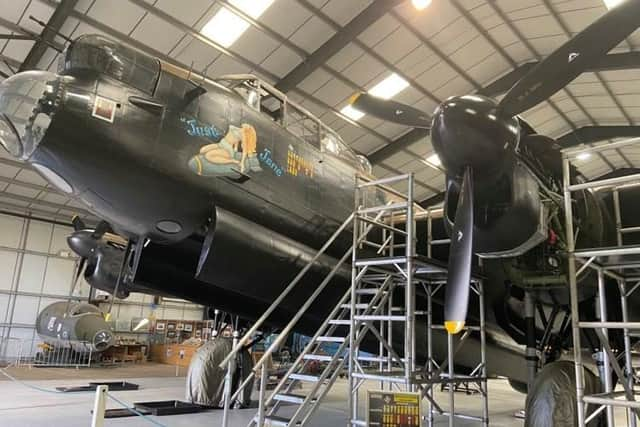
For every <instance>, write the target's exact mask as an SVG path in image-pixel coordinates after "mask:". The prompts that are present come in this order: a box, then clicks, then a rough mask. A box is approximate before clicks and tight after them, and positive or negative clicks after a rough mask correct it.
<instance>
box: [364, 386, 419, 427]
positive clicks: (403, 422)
mask: <svg viewBox="0 0 640 427" xmlns="http://www.w3.org/2000/svg"><path fill="white" fill-rule="evenodd" d="M420 400H421V398H420V393H409V392H393V391H375V390H369V391H368V392H367V426H370V427H419V426H420V419H421V410H420Z"/></svg>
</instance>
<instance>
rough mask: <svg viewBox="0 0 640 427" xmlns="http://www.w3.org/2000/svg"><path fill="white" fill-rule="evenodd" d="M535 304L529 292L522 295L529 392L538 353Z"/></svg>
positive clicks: (533, 378)
mask: <svg viewBox="0 0 640 427" xmlns="http://www.w3.org/2000/svg"><path fill="white" fill-rule="evenodd" d="M535 313H536V312H535V302H534V298H533V294H532V293H531V292H530V291H525V293H524V316H525V318H524V321H525V325H526V331H525V333H526V338H527V350H526V356H525V358H526V360H527V385H528V387H529V390H531V387H532V386H533V382H534V380H535V378H536V373H537V371H538V353H537V351H536V318H535V315H536V314H535Z"/></svg>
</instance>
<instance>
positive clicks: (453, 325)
mask: <svg viewBox="0 0 640 427" xmlns="http://www.w3.org/2000/svg"><path fill="white" fill-rule="evenodd" d="M444 328H445V329H446V330H447V332H449V333H450V334H451V335H455V334H457V333H458V332H460V331H461V330H462V328H464V320H447V321H446V322H444Z"/></svg>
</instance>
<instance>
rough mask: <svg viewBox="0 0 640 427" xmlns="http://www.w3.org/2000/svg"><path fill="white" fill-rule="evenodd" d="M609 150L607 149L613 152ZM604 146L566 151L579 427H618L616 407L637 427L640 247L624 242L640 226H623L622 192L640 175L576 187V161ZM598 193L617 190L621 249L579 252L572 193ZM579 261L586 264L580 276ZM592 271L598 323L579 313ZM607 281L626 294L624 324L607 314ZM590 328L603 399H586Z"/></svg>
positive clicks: (615, 208) (615, 205)
mask: <svg viewBox="0 0 640 427" xmlns="http://www.w3.org/2000/svg"><path fill="white" fill-rule="evenodd" d="M638 143H640V139H637V138H636V139H631V140H627V141H621V142H616V143H615V144H617V146H619V147H622V146H628V145H633V144H638ZM608 148H609V147H607V149H608ZM602 149H603V147H587V148H584V149H580V150H570V151H565V153H564V155H563V189H564V192H563V193H564V208H565V225H566V234H567V260H568V276H569V277H568V279H569V290H570V296H571V312H572V316H571V318H572V326H573V349H574V358H575V365H576V398H577V402H578V408H577V409H578V426H579V427H585V426H586V424H587V423H588V422H589V421H590V420H592V419H594V418H595V417H596V416H598V414H600V413H601V412H603V411H604V413H605V414H606V421H607V427H613V426H614V423H615V419H614V415H615V414H614V409H615V408H616V407H619V408H625V409H626V411H627V423H626V425H629V426H632V427H636V425H637V418H638V417H639V416H640V402H638V401H636V396H637V394H638V392H637V390H636V388H635V378H634V370H633V366H632V362H633V360H632V354H631V350H632V348H631V332H630V331H631V330H637V329H640V323H638V322H630V321H629V312H628V298H629V295H630V294H631V293H633V292H634V291H635V289H636V287H637V284H634V286H633V287H632V288H631V289H628V288H627V284H628V282H629V281H631V280H633V281H634V282H635V281H637V280H638V278H637V277H634V276H633V273H631V274H629V273H628V272H629V271H634V270H633V269H637V268H638V267H639V264H638V262H637V255H640V245H628V244H625V242H624V235H625V234H627V233H638V232H640V227H637V226H632V227H628V226H627V227H625V226H623V225H622V221H621V219H622V217H621V205H620V193H621V192H622V190H624V189H626V188H631V187H633V186H636V185H637V184H638V183H640V174H626V175H622V176H618V177H616V178H610V179H602V180H595V181H588V182H581V183H577V184H572V183H571V175H570V172H571V158H572V157H574V156H578V155H579V154H581V153H586V152H596V151H601V150H602ZM595 188H598V191H611V192H612V199H613V211H614V216H615V226H616V240H617V246H614V247H611V246H608V247H591V248H580V249H576V247H575V236H574V224H573V212H572V192H582V191H585V190H591V189H595ZM576 262H580V263H581V264H582V266H581V268H580V270H579V272H578V273H576V266H575V264H576ZM587 268H590V269H592V270H595V271H596V272H597V279H598V287H597V293H596V297H597V300H598V318H597V319H595V320H593V321H591V320H590V321H582V320H581V319H580V317H579V313H578V303H579V299H578V295H579V294H578V283H577V282H578V280H577V274H579V273H581V272H582V271H584V270H586V269H587ZM607 278H609V279H612V280H615V283H617V286H618V289H619V291H620V311H621V315H622V316H621V321H612V320H609V318H608V315H607V314H608V313H607V311H608V310H609V309H610V307H611V304H612V303H613V301H607V299H606V287H607V286H612V282H609V283H608V282H607ZM581 329H590V330H591V331H592V332H593V333H594V334H595V335H596V336H597V338H598V341H599V344H600V345H599V348H600V351H599V353H598V354H597V360H598V362H599V373H600V380H601V383H602V385H603V389H604V391H603V392H602V393H598V394H585V389H584V377H583V369H584V368H583V363H582V346H581V343H580V337H581V336H580V330H581ZM609 329H617V330H621V331H622V332H623V338H624V339H623V346H624V348H619V347H615V345H616V344H617V342H615V340H614V341H612V342H610V341H609ZM622 351H624V358H623V360H624V369H623V367H622V366H621V365H620V362H621V360H620V358H619V357H617V355H618V354H622ZM613 372H615V374H616V376H617V377H618V379H619V383H618V384H619V385H620V387H621V388H622V391H616V390H615V388H614V384H613V377H612V373H613ZM586 404H589V405H593V406H594V408H590V409H593V411H590V412H591V413H590V414H589V415H588V417H587V414H586V413H585V406H586Z"/></svg>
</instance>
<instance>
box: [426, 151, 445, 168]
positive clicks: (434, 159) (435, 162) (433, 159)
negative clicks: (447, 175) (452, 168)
mask: <svg viewBox="0 0 640 427" xmlns="http://www.w3.org/2000/svg"><path fill="white" fill-rule="evenodd" d="M427 162H429V163H431V164H432V165H434V166H440V165H441V164H442V162H441V161H440V157H439V156H438V155H437V154H435V153H434V154H432V155H430V156H429V157H427Z"/></svg>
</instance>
